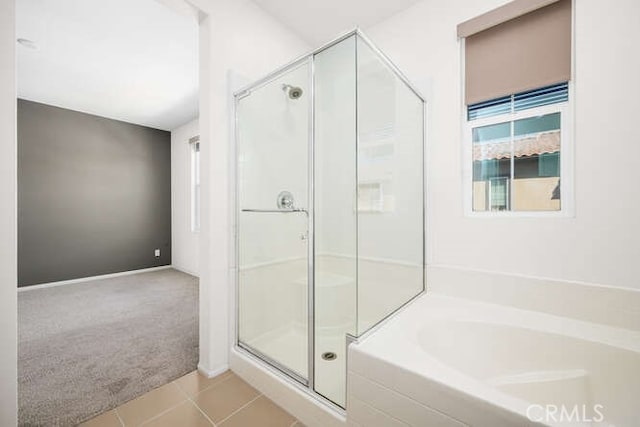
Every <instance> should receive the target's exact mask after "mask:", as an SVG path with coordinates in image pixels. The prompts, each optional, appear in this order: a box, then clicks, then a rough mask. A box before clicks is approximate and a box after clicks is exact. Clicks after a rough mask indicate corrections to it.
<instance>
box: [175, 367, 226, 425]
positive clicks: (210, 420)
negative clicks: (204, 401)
mask: <svg viewBox="0 0 640 427" xmlns="http://www.w3.org/2000/svg"><path fill="white" fill-rule="evenodd" d="M226 380H227V378H225V379H224V380H222V381H220V383H223V382H225V381H226ZM220 383H218V384H220ZM176 385H177V386H178V388H179V389H180V390H181V391H182V392H183V393H184V394H185V395H186V396H187V400H188V401H189V402H191V403H193V406H195V407H196V409H197V410H198V412H200V413H201V414H202V415H203V416H204V417H205V418H206V420H207V421H209V422H210V423H211V425H212V426H213V427H217V426H216V423H214V422H213V420H212V419H211V418H209V416H208V415H207V414H206V413H205V412H204V411H203V410H202V409H201V408H200V406H198V404H197V403H196V402H195V401H194V400H193V399H192V398H191V396H189V395H188V394H187V392H186V391H184V390H182V387H180V384H178V383H176ZM214 385H215V384H213V385H212V386H211V387H213V386H214ZM211 387H210V388H211ZM205 390H208V389H205ZM202 391H204V390H202ZM200 393H201V392H198V393H196V396H197V395H198V394H200Z"/></svg>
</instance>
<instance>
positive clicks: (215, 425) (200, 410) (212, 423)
mask: <svg viewBox="0 0 640 427" xmlns="http://www.w3.org/2000/svg"><path fill="white" fill-rule="evenodd" d="M189 401H190V402H191V403H193V406H195V407H196V409H197V410H198V411H199V412H200V413H201V414H202V415H203V416H204V417H205V418H206V419H207V421H209V422H210V423H211V425H212V426H213V427H217V424H216V423H214V422H213V420H212V419H211V418H209V415H207V413H206V412H204V410H202V409H201V408H200V407H199V406H198V404H197V403H196V402H194V401H193V400H192V399H191V398H189Z"/></svg>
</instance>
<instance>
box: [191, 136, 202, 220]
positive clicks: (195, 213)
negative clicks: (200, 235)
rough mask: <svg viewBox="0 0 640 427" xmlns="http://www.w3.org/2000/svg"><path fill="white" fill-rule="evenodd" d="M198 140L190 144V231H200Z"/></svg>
mask: <svg viewBox="0 0 640 427" xmlns="http://www.w3.org/2000/svg"><path fill="white" fill-rule="evenodd" d="M199 139H200V138H198V137H193V138H191V139H190V140H189V142H190V143H191V231H193V232H198V231H200V140H199Z"/></svg>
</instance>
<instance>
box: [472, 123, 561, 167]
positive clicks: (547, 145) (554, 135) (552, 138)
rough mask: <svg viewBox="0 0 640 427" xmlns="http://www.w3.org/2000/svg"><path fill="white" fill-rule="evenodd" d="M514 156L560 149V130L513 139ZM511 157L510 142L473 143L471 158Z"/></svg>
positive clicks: (552, 151)
mask: <svg viewBox="0 0 640 427" xmlns="http://www.w3.org/2000/svg"><path fill="white" fill-rule="evenodd" d="M513 151H514V156H515V157H524V156H533V155H539V154H544V153H555V152H558V151H560V131H557V130H556V131H552V132H543V133H539V134H537V135H536V136H532V137H527V138H520V139H515V140H514V141H513ZM510 157H511V142H510V141H501V142H495V143H491V142H488V143H480V144H478V143H476V144H473V160H474V161H477V160H493V159H508V158H510Z"/></svg>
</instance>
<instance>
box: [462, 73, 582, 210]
mask: <svg viewBox="0 0 640 427" xmlns="http://www.w3.org/2000/svg"><path fill="white" fill-rule="evenodd" d="M572 99H573V88H572V83H571V82H569V85H568V101H565V102H559V103H556V104H549V105H543V106H541V107H535V108H529V109H526V110H521V111H512V112H509V113H505V114H500V115H496V116H491V117H484V118H481V119H475V120H468V119H467V106H466V105H463V111H464V117H463V146H464V156H463V161H464V166H463V179H464V186H463V187H464V188H463V190H464V193H463V197H464V213H465V216H467V217H477V218H496V217H540V218H545V217H551V218H553V217H556V218H557V217H573V216H574V186H573V182H574V169H573V164H574V143H573V133H572V132H571V130H572V128H573V117H572V114H571V111H572ZM552 113H560V210H558V211H511V210H509V211H474V210H473V140H472V131H473V128H477V127H482V126H489V125H492V124H498V123H505V122H511V123H513V122H515V121H516V120H521V119H528V118H531V117H537V116H543V115H546V114H552ZM512 126H513V124H512ZM512 133H513V132H512ZM512 166H513V165H512ZM512 173H513V171H512ZM511 188H513V186H511ZM510 202H511V205H512V202H513V200H510Z"/></svg>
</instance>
